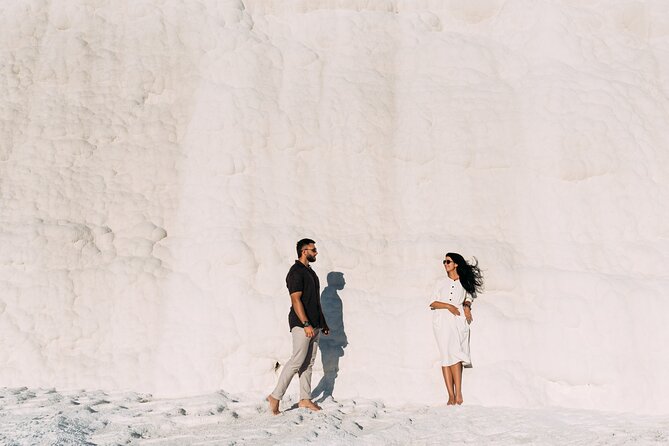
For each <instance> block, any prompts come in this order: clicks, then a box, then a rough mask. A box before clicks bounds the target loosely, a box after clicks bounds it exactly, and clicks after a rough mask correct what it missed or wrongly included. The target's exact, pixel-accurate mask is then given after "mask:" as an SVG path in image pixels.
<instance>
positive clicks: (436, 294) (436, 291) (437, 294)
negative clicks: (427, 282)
mask: <svg viewBox="0 0 669 446" xmlns="http://www.w3.org/2000/svg"><path fill="white" fill-rule="evenodd" d="M440 291H441V281H437V283H436V285H435V286H434V287H433V288H432V292H431V293H430V301H429V302H428V305H429V304H431V303H432V302H434V301H435V300H439V299H440V297H441V293H440Z"/></svg>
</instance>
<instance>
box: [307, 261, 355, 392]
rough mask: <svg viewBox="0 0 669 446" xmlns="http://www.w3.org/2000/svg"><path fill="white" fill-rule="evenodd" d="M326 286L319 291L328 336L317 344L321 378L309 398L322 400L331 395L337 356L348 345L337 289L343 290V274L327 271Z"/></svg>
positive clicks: (337, 364) (337, 370)
mask: <svg viewBox="0 0 669 446" xmlns="http://www.w3.org/2000/svg"><path fill="white" fill-rule="evenodd" d="M327 281H328V286H326V287H325V289H324V290H323V292H322V293H321V307H322V308H323V314H324V315H325V320H326V321H327V323H328V327H329V328H330V334H329V335H328V336H321V337H320V339H319V341H318V346H319V348H320V350H321V359H322V360H323V373H324V374H323V378H321V380H320V382H319V383H318V385H317V386H316V388H315V389H314V390H313V392H311V398H313V399H315V398H318V397H319V395H320V396H321V397H320V399H319V400H318V401H319V402H320V401H323V400H324V399H326V398H327V397H329V396H332V392H333V391H334V385H335V380H336V379H337V374H338V373H339V358H341V357H342V356H344V348H346V346H347V345H348V340H347V339H346V332H345V331H344V305H343V303H342V301H341V298H340V297H339V294H338V293H337V291H339V290H343V289H344V286H345V285H346V281H345V280H344V274H343V273H340V272H336V271H332V272H330V273H328V276H327Z"/></svg>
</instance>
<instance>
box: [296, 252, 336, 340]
mask: <svg viewBox="0 0 669 446" xmlns="http://www.w3.org/2000/svg"><path fill="white" fill-rule="evenodd" d="M286 286H287V287H288V293H290V294H293V293H295V292H297V291H302V297H300V300H301V301H302V306H303V307H304V312H305V313H306V314H307V319H309V322H310V323H311V325H312V327H314V328H325V327H327V324H326V323H325V318H324V317H323V310H322V309H321V298H320V293H321V285H320V282H319V281H318V276H317V275H316V273H315V272H314V270H312V269H311V267H309V266H306V265H304V264H303V263H302V262H300V261H299V260H296V261H295V264H294V265H293V266H292V267H291V268H290V271H288V275H287V276H286ZM288 324H289V325H290V329H291V330H292V329H293V328H295V327H302V321H301V320H300V318H298V317H297V313H295V310H294V309H293V306H292V305H291V306H290V313H288Z"/></svg>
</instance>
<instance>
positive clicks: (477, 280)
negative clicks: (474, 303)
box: [446, 252, 483, 297]
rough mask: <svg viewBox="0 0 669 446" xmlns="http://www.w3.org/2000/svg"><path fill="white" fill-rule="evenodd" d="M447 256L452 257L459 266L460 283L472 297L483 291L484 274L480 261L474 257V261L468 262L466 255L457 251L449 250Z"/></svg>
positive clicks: (457, 269)
mask: <svg viewBox="0 0 669 446" xmlns="http://www.w3.org/2000/svg"><path fill="white" fill-rule="evenodd" d="M446 257H450V258H451V260H453V261H454V262H455V264H456V265H458V266H457V268H456V271H457V272H458V276H460V283H461V284H462V288H464V289H465V291H467V292H468V293H469V294H471V295H472V297H476V294H477V293H480V292H482V291H483V274H482V273H481V269H480V268H479V262H478V260H476V257H474V263H467V261H466V260H465V258H464V257H462V256H461V255H460V254H458V253H457V252H449V253H448V254H446Z"/></svg>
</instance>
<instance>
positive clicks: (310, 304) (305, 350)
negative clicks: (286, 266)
mask: <svg viewBox="0 0 669 446" xmlns="http://www.w3.org/2000/svg"><path fill="white" fill-rule="evenodd" d="M315 243H316V242H314V241H313V240H311V239H308V238H305V239H302V240H300V241H299V242H297V257H298V259H297V260H296V261H295V264H294V265H293V266H292V267H291V268H290V271H288V275H287V276H286V286H287V287H288V293H290V300H291V303H292V306H291V307H290V313H289V314H288V323H289V325H290V333H291V334H292V337H293V356H291V358H290V359H289V360H288V362H287V363H286V365H285V366H284V368H283V370H282V371H281V375H280V376H279V382H278V383H277V384H276V388H275V389H274V391H273V392H272V393H271V394H270V395H269V396H268V397H267V401H268V402H269V408H270V410H271V411H272V413H273V414H274V415H278V414H279V402H280V401H281V398H283V395H284V393H286V389H287V388H288V385H289V384H290V381H291V380H292V379H293V376H295V374H296V373H297V374H299V377H300V402H299V403H298V407H304V408H306V409H310V410H314V411H316V410H321V408H320V407H319V406H318V405H317V404H316V403H314V402H313V401H311V369H312V367H313V365H314V361H315V359H316V352H317V351H318V338H319V335H320V333H321V332H322V333H323V334H324V335H326V336H327V334H328V333H329V332H330V329H329V328H328V325H327V323H326V322H325V317H324V316H323V309H322V308H321V299H320V283H319V281H318V276H317V275H316V273H315V272H314V270H312V269H311V266H309V264H310V263H311V262H315V261H316V256H317V255H318V251H317V250H316V245H315Z"/></svg>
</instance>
